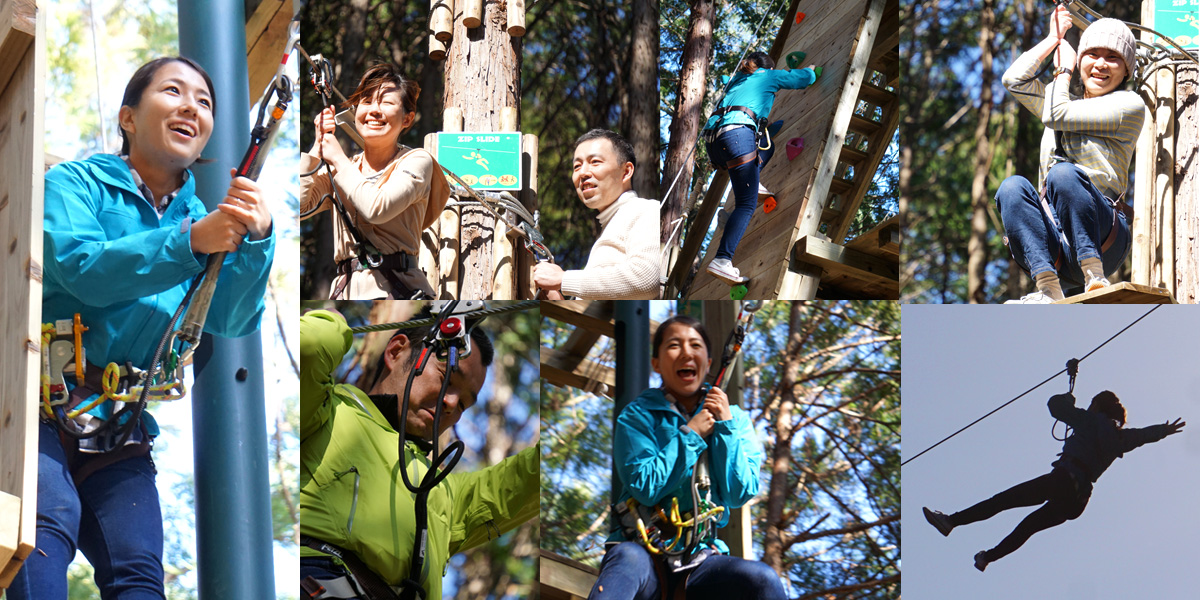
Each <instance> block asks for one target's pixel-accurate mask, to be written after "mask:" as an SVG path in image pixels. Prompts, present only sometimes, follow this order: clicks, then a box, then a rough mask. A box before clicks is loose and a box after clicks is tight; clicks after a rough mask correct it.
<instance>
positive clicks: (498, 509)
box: [446, 445, 541, 554]
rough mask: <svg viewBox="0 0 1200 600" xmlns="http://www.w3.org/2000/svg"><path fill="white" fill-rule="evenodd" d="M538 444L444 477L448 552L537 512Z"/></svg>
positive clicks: (470, 545) (477, 542)
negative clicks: (449, 513)
mask: <svg viewBox="0 0 1200 600" xmlns="http://www.w3.org/2000/svg"><path fill="white" fill-rule="evenodd" d="M539 447H540V446H538V445H535V446H532V447H529V448H526V449H524V450H522V451H520V452H518V453H517V454H516V455H515V456H510V457H508V458H506V459H504V460H502V461H500V463H499V464H496V465H493V466H491V467H487V468H484V469H480V470H478V471H472V472H470V473H454V474H452V475H450V476H449V477H448V478H447V479H446V481H447V483H449V484H450V486H451V494H452V497H453V499H454V500H453V506H454V509H453V510H454V513H453V521H452V524H451V530H450V554H454V553H457V552H462V551H463V550H467V549H469V548H473V547H475V546H478V545H480V544H482V543H484V542H487V541H488V540H489V539H491V538H492V537H494V536H499V535H501V534H503V533H505V532H507V531H510V530H512V529H514V528H516V527H517V526H518V525H520V524H521V523H524V522H525V521H528V520H529V519H532V518H533V517H536V516H537V515H538V510H539V507H540V503H539V501H538V498H539V491H540V483H541V470H540V464H541V457H540V456H539V455H538V448H539Z"/></svg>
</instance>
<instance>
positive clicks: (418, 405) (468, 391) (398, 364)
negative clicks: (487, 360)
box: [381, 335, 487, 439]
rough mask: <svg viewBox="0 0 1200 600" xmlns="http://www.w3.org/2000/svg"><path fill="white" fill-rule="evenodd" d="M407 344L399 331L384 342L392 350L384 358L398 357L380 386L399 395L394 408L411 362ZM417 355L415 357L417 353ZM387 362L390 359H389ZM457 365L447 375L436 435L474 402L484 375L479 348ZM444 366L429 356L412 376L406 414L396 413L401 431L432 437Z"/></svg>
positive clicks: (398, 404) (386, 391) (401, 402)
mask: <svg viewBox="0 0 1200 600" xmlns="http://www.w3.org/2000/svg"><path fill="white" fill-rule="evenodd" d="M409 344H410V342H409V339H408V338H407V337H406V336H404V335H399V336H396V337H395V338H392V341H391V342H388V347H387V350H386V352H389V353H392V352H393V351H395V352H396V354H394V355H389V357H388V358H389V359H391V358H392V356H396V358H397V359H398V360H396V361H395V362H393V363H392V364H390V365H389V367H390V368H391V369H392V371H391V373H389V374H388V376H387V380H386V381H385V384H384V386H381V387H384V388H385V389H384V390H383V391H384V393H388V394H396V395H397V396H399V398H400V400H399V401H398V402H397V403H396V406H397V410H400V409H401V408H403V400H404V396H403V394H404V385H405V382H407V381H408V375H409V372H410V370H411V369H412V368H413V366H414V365H413V364H411V363H409V354H410V349H411V346H410V345H409ZM417 356H418V357H419V356H420V354H418V355H417ZM389 362H391V361H390V360H389ZM458 366H459V368H458V370H457V371H455V372H454V374H453V375H452V376H451V377H450V385H449V386H447V388H446V397H445V399H444V400H443V408H442V422H441V423H440V424H439V425H440V426H441V429H440V430H439V431H438V435H441V434H442V432H444V431H446V430H447V429H449V428H451V427H453V426H454V424H455V423H457V422H458V420H459V419H460V418H461V417H462V414H463V411H465V410H467V409H468V408H471V407H472V406H474V405H475V402H476V400H477V399H478V396H479V391H480V390H481V389H483V382H484V380H485V379H486V378H487V368H486V367H484V366H483V359H481V358H480V353H479V352H472V353H471V356H470V357H468V358H467V359H466V360H460V361H459V362H458ZM446 370H447V366H446V363H444V362H441V361H439V360H437V358H436V357H434V358H430V359H429V362H428V363H426V365H425V371H424V372H422V373H421V374H420V375H418V376H417V378H416V379H415V380H413V386H412V393H411V394H410V395H409V399H408V415H398V416H399V417H400V418H401V420H402V421H403V422H404V424H405V432H407V433H408V435H411V436H417V437H420V438H422V439H432V436H431V433H432V432H433V416H434V411H436V410H437V403H438V392H440V391H441V388H442V380H443V378H444V377H445V376H446Z"/></svg>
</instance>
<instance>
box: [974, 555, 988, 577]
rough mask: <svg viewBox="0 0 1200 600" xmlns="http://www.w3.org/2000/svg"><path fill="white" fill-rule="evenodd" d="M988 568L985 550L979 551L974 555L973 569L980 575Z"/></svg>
mask: <svg viewBox="0 0 1200 600" xmlns="http://www.w3.org/2000/svg"><path fill="white" fill-rule="evenodd" d="M987 566H988V559H987V550H980V551H979V552H976V553H975V568H976V569H979V572H980V573H982V572H983V570H984V569H986V568H987Z"/></svg>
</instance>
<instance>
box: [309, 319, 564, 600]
mask: <svg viewBox="0 0 1200 600" xmlns="http://www.w3.org/2000/svg"><path fill="white" fill-rule="evenodd" d="M429 316H431V313H429V312H425V313H423V314H420V315H418V316H417V317H416V318H422V317H429ZM431 327H432V326H427V327H422V328H413V329H401V330H398V331H397V332H396V333H395V335H393V336H392V338H391V339H390V340H389V341H388V342H387V345H386V347H385V348H384V351H383V354H382V355H381V356H380V357H379V362H378V364H377V367H376V371H375V373H376V375H375V377H374V380H373V383H372V384H371V386H370V387H369V388H367V389H365V390H364V389H359V388H357V387H355V386H353V385H349V384H343V383H338V380H337V377H336V375H335V370H336V369H337V367H338V365H339V363H341V362H342V359H343V356H345V355H346V353H347V352H350V351H351V349H352V345H353V341H354V340H353V335H352V334H351V331H350V328H349V326H347V324H346V321H345V319H344V318H343V317H342V315H340V314H338V313H334V312H329V311H322V310H318V311H312V312H309V313H307V314H305V315H304V316H302V317H301V318H300V535H301V544H302V547H301V549H300V578H301V589H302V590H303V591H304V594H303V595H302V597H303V598H306V599H307V598H363V599H364V600H381V599H391V598H396V597H401V598H404V597H411V598H416V597H418V596H415V595H413V596H404V595H403V594H401V595H400V596H395V595H389V592H388V590H386V589H384V588H391V592H392V593H396V592H398V591H399V590H400V589H401V587H402V586H407V589H406V590H405V591H406V592H407V593H408V594H416V593H417V592H418V590H416V589H415V587H413V586H420V588H421V590H420V592H421V594H422V595H421V596H420V597H422V598H425V599H428V600H436V599H438V598H441V597H442V575H443V574H444V573H445V570H446V568H447V562H448V561H449V560H450V557H451V556H452V555H454V554H456V553H458V552H462V551H465V550H468V549H470V548H472V547H475V546H479V545H480V544H483V543H486V542H487V541H488V540H490V539H492V538H493V537H498V536H499V535H502V534H503V533H505V532H507V531H509V530H512V529H514V528H516V527H517V526H519V525H520V524H522V523H524V522H526V521H528V520H529V519H531V518H533V517H536V516H537V515H538V510H539V503H538V494H539V483H540V470H539V457H538V453H537V446H536V445H534V446H531V447H529V448H525V449H524V450H521V451H520V452H518V453H517V454H516V455H514V456H510V457H508V458H506V459H504V460H502V461H500V462H499V463H498V464H496V465H494V466H491V467H485V468H482V469H479V470H476V471H473V472H469V473H467V472H461V471H454V472H450V473H449V474H448V475H446V476H445V480H444V481H442V482H441V483H438V484H436V485H434V486H433V487H432V489H431V490H430V491H429V492H428V496H427V500H426V501H425V502H424V503H423V504H422V503H421V502H420V501H419V500H418V498H417V495H416V494H414V493H412V492H410V491H409V490H408V489H406V485H407V483H408V482H409V481H413V480H416V479H421V480H422V483H424V479H423V478H424V477H425V476H426V475H427V473H428V471H429V469H430V464H431V463H430V459H429V458H428V455H429V454H430V453H431V452H433V453H434V454H435V455H436V454H437V450H436V447H435V446H434V441H435V440H436V439H437V438H438V437H439V436H440V435H441V434H443V433H444V432H445V431H446V430H448V429H450V428H451V427H452V426H453V425H454V424H455V423H457V422H458V420H459V418H461V417H462V415H463V413H464V412H465V411H467V410H469V409H470V408H471V407H472V406H474V405H475V403H476V400H477V398H478V397H479V394H480V391H481V390H482V389H483V386H484V381H485V379H486V378H487V370H488V367H489V366H490V365H491V364H492V360H493V354H494V349H493V346H492V342H491V340H490V339H488V336H487V334H486V333H484V331H483V330H482V329H479V328H471V329H469V332H468V333H469V340H470V341H469V343H470V345H471V348H472V350H471V352H470V353H469V355H468V356H467V357H466V358H465V359H463V360H461V361H459V363H458V364H459V367H458V368H457V369H454V370H450V369H449V368H448V362H447V361H446V360H443V359H441V358H439V357H436V356H432V355H431V357H430V358H428V362H427V363H425V364H426V367H425V368H424V370H422V371H421V372H420V374H419V375H414V377H415V379H413V380H412V388H411V393H410V394H409V396H408V406H407V408H408V410H407V412H404V410H403V409H404V403H403V402H402V399H403V398H404V394H405V389H406V386H407V382H408V380H409V377H410V375H413V372H414V368H415V367H416V366H417V365H418V364H419V363H420V361H421V359H422V358H424V357H425V352H424V350H425V349H426V346H425V344H424V343H423V341H422V340H424V339H425V338H426V336H427V335H428V334H429V332H430V329H431ZM448 371H450V372H448ZM446 378H449V379H448V380H447V379H446ZM443 384H444V385H445V386H446V387H445V396H444V397H441V398H439V396H441V390H442V386H443ZM439 403H440V404H441V410H440V411H439V408H438V405H439ZM439 413H440V414H439ZM439 419H440V421H439ZM435 423H436V424H437V425H438V430H437V431H434V425H435ZM401 428H403V429H401ZM401 431H403V433H404V434H405V436H404V437H403V438H402V437H401ZM402 439H403V441H404V455H403V460H402V459H401V457H400V443H401V440H402ZM459 443H461V442H459ZM452 467H453V464H451V466H450V467H446V468H443V469H441V472H442V473H443V474H445V473H447V472H448V471H450V470H451V469H452ZM400 469H404V470H405V473H407V474H408V475H407V477H408V479H404V477H405V475H403V474H401V473H400ZM421 506H423V507H424V509H425V512H426V515H427V518H426V519H424V520H421V521H419V520H418V517H417V509H418V507H421ZM426 528H427V529H426ZM418 530H421V531H425V532H427V541H426V545H425V547H424V548H419V546H418V543H417V538H418V533H417V531H418ZM420 537H426V536H425V535H421V536H420ZM317 548H321V549H322V550H318V549H317ZM418 550H419V551H420V553H421V554H420V555H419V556H420V559H421V565H422V567H421V568H420V572H418V573H414V572H412V568H413V566H412V565H413V560H414V552H417V551H418ZM339 555H340V557H339ZM370 589H374V590H382V591H380V592H378V595H376V594H375V593H364V594H363V595H361V596H360V595H359V593H358V592H356V590H364V591H366V590H370ZM321 590H324V592H322V591H321Z"/></svg>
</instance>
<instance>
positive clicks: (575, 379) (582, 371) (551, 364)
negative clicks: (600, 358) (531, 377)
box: [541, 347, 617, 398]
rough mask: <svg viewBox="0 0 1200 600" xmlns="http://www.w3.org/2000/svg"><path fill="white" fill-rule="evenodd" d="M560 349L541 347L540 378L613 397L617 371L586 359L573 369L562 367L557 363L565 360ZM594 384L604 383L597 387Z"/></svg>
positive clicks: (561, 385) (562, 385)
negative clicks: (603, 386) (602, 386)
mask: <svg viewBox="0 0 1200 600" xmlns="http://www.w3.org/2000/svg"><path fill="white" fill-rule="evenodd" d="M563 358H564V356H563V353H562V352H561V351H555V350H551V349H550V348H545V347H543V348H542V365H541V368H542V379H543V380H545V381H547V382H549V383H552V384H554V385H557V386H560V387H573V388H576V389H580V390H583V391H585V392H589V393H593V394H600V395H602V396H607V397H609V398H612V397H613V393H614V390H615V389H616V386H617V372H616V370H614V369H613V368H612V367H608V366H605V365H602V364H600V363H597V362H593V361H590V360H587V359H584V360H580V361H579V363H578V364H576V365H575V367H574V368H573V369H564V368H561V367H559V366H557V365H558V364H562V363H563V362H565V361H564V360H563ZM596 384H604V385H605V386H607V387H606V388H605V389H598V388H597V385H596Z"/></svg>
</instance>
